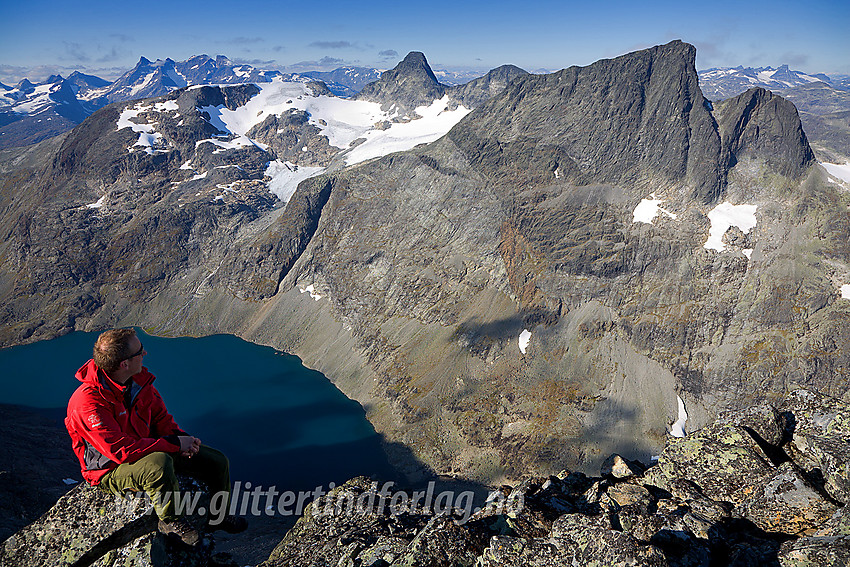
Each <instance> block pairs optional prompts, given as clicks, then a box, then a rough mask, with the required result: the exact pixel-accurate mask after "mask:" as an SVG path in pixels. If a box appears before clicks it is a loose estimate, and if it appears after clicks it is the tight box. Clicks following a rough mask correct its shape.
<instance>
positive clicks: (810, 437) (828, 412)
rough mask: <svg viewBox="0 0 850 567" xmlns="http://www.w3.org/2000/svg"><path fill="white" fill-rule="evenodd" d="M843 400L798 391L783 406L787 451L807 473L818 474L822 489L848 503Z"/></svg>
mask: <svg viewBox="0 0 850 567" xmlns="http://www.w3.org/2000/svg"><path fill="white" fill-rule="evenodd" d="M846 408H847V406H846V404H845V403H843V402H842V401H840V400H838V399H835V398H832V397H830V396H826V395H823V394H820V393H818V392H815V391H811V390H797V391H795V392H793V393H792V394H791V395H790V396H789V398H788V400H786V401H785V403H784V404H783V405H782V408H781V409H782V410H784V411H785V412H787V414H788V416H789V420H790V421H791V423H790V424H789V427H790V428H791V441H790V443H788V445H787V447H786V449H787V451H788V453H789V455H790V456H791V458H793V459H794V460H795V462H797V463H798V464H799V465H800V466H801V467H803V468H804V469H805V470H806V471H812V472H813V471H819V472H820V475H822V478H823V481H822V482H823V483H824V489H825V490H826V491H827V493H828V494H829V495H830V496H831V497H832V498H834V499H836V500H838V501H840V502H841V503H844V504H847V503H848V502H850V443H848V439H850V414H848V412H847V409H846Z"/></svg>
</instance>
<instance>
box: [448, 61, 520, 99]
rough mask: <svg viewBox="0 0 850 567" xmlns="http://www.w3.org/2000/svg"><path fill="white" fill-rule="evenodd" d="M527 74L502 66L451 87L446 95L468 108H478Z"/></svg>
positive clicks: (517, 69)
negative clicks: (513, 81)
mask: <svg viewBox="0 0 850 567" xmlns="http://www.w3.org/2000/svg"><path fill="white" fill-rule="evenodd" d="M526 74H527V72H526V71H524V70H523V69H520V68H519V67H517V66H515V65H502V66H501V67H496V68H495V69H491V70H490V71H488V72H487V74H486V75H484V76H483V77H478V78H477V79H473V80H471V81H469V82H468V83H465V84H463V85H458V86H455V87H449V88H448V89H446V93H448V95H449V96H450V97H451V98H452V99H454V100H456V101H458V102H459V103H460V104H463V105H464V106H465V107H467V108H477V107H479V106H481V105H482V104H483V103H484V102H485V101H487V99H489V98H492V97H493V96H495V95H497V94H499V93H501V92H502V91H504V90H505V88H507V86H508V83H510V82H511V81H512V80H514V79H515V78H517V77H520V76H522V75H526Z"/></svg>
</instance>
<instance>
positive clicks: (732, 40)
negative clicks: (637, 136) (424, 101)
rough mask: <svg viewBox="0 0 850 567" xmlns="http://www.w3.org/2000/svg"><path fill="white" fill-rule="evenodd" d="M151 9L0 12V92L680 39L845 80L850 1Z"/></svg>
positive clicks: (13, 8) (467, 64)
mask: <svg viewBox="0 0 850 567" xmlns="http://www.w3.org/2000/svg"><path fill="white" fill-rule="evenodd" d="M306 6H308V4H307V3H306V2H305V3H301V4H298V3H285V2H268V1H260V0H241V1H236V2H234V1H232V0H228V1H226V2H225V1H222V0H207V1H205V2H203V3H196V2H184V1H181V0H173V1H171V2H160V3H139V2H120V1H119V2H116V1H115V0H110V1H109V2H105V1H101V0H93V1H90V2H86V3H73V2H69V1H68V0H62V1H58V0H26V1H23V2H10V1H5V2H3V5H2V7H0V81H3V82H4V83H6V84H9V83H13V82H17V81H18V80H19V79H20V78H22V77H23V76H29V77H30V78H31V79H34V80H35V79H43V78H44V77H46V75H47V74H49V73H50V72H61V73H62V74H65V75H67V74H68V73H70V72H71V71H73V70H75V69H78V70H80V71H83V72H87V73H92V74H96V75H99V76H101V77H104V78H107V79H113V78H115V77H116V76H117V75H119V74H120V73H121V72H122V71H124V70H126V69H128V68H131V67H132V66H133V65H135V63H136V62H137V61H138V59H139V57H140V56H145V57H147V58H148V59H151V60H154V59H158V58H159V59H164V58H166V57H171V58H172V59H175V60H182V59H187V58H188V57H190V56H192V55H197V54H201V53H206V54H208V55H212V56H214V55H216V54H224V55H227V56H228V57H230V58H231V59H232V60H234V61H240V62H250V63H252V64H254V65H256V66H258V67H262V68H287V69H288V70H298V69H301V70H306V69H307V68H324V69H332V68H334V67H338V66H341V65H347V64H357V65H364V66H375V67H379V68H390V67H393V66H394V65H395V64H396V63H397V62H398V61H399V60H400V59H401V58H402V57H404V55H405V54H406V53H407V52H409V51H412V50H416V51H422V52H424V53H425V55H426V57H427V58H428V61H429V62H430V63H431V65H432V67H434V68H435V69H441V68H448V69H460V68H475V69H481V70H487V69H490V68H493V67H496V66H498V65H502V64H505V63H513V64H515V65H519V66H520V67H523V68H525V69H526V70H529V71H537V70H541V69H548V70H556V69H561V68H564V67H568V66H570V65H587V64H590V63H592V62H593V61H596V60H598V59H602V58H606V57H614V56H617V55H621V54H623V53H627V52H629V51H634V50H637V49H642V48H645V47H649V46H652V45H657V44H661V43H666V42H668V41H670V40H672V39H682V40H684V41H687V42H689V43H693V44H694V45H696V46H697V68H698V69H705V68H708V67H718V66H736V65H744V66H768V65H771V66H778V65H780V64H783V63H787V64H789V65H791V68H792V69H798V70H802V71H808V72H811V73H815V72H825V73H831V74H839V73H843V74H850V33H848V30H850V2H847V0H831V1H830V0H811V1H809V2H805V3H802V2H788V1H783V0H771V1H770V2H767V1H764V0H753V1H750V2H739V1H734V2H733V1H729V0H716V1H714V2H701V3H698V2H692V1H687V0H684V1H682V0H679V1H675V2H672V1H670V2H654V3H638V2H622V1H614V2H603V3H593V2H587V1H585V2H581V3H577V2H568V1H560V2H558V1H549V0H545V1H540V0H526V1H522V0H520V1H514V2H504V1H502V0H492V1H489V2H483V1H480V0H471V1H465V2H464V1H457V0H455V1H445V0H431V1H426V2H404V1H398V0H396V1H393V2H390V1H386V0H377V1H361V2H357V1H356V0H346V1H338V0H323V1H322V2H317V3H310V4H309V6H311V7H309V8H307V7H306Z"/></svg>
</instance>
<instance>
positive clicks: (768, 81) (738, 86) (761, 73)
mask: <svg viewBox="0 0 850 567" xmlns="http://www.w3.org/2000/svg"><path fill="white" fill-rule="evenodd" d="M817 82H824V83H828V84H831V83H832V79H831V78H829V77H828V76H826V75H824V74H823V73H816V74H813V75H812V74H808V73H805V72H803V71H793V70H791V69H790V68H789V67H788V65H781V66H780V67H778V68H776V69H774V68H773V67H755V68H754V67H741V66H739V67H721V68H712V69H706V70H704V71H700V72H699V86H700V90H702V94H703V96H705V97H706V98H707V99H709V100H724V99H727V98H730V97H733V96H737V95H739V94H741V93H743V92H745V91H747V90H748V89H751V88H753V87H762V88H764V89H768V90H773V91H775V90H779V89H788V88H793V87H800V86H803V85H808V84H810V83H817Z"/></svg>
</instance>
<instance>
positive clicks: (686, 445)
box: [643, 421, 774, 504]
mask: <svg viewBox="0 0 850 567" xmlns="http://www.w3.org/2000/svg"><path fill="white" fill-rule="evenodd" d="M773 472H774V467H773V465H772V464H771V463H770V462H769V461H768V460H766V459H765V458H764V457H763V456H762V451H761V449H760V448H759V447H758V445H757V444H756V442H755V441H754V440H753V438H752V437H751V436H750V435H749V434H748V433H747V432H746V431H745V430H744V429H743V428H741V427H738V426H736V425H734V424H732V423H729V422H727V421H718V422H714V423H712V424H710V425H708V426H707V427H704V428H702V429H700V430H698V431H696V432H694V433H693V434H691V435H689V436H687V437H684V438H680V439H676V438H674V439H671V440H670V441H668V442H667V445H666V447H665V448H664V450H663V451H662V452H661V455H660V456H659V459H658V463H657V464H656V466H654V467H652V468H650V469H649V470H648V471H647V473H646V475H644V477H643V482H645V483H647V484H652V485H655V486H658V487H661V488H664V489H667V490H669V489H670V486H671V485H672V483H673V482H674V481H676V480H677V479H681V478H685V479H689V480H691V481H693V482H694V483H696V484H697V485H698V486H699V487H700V489H701V491H702V493H703V494H705V495H706V496H708V497H709V498H711V499H713V500H726V501H729V502H732V503H735V504H738V503H741V502H744V501H746V500H747V499H749V498H750V497H751V496H752V495H753V494H754V493H755V491H756V490H758V489H757V488H756V487H758V486H761V485H763V484H764V482H765V481H766V480H767V479H768V478H769V477H771V476H772V475H773Z"/></svg>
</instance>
